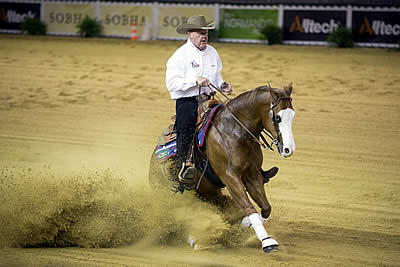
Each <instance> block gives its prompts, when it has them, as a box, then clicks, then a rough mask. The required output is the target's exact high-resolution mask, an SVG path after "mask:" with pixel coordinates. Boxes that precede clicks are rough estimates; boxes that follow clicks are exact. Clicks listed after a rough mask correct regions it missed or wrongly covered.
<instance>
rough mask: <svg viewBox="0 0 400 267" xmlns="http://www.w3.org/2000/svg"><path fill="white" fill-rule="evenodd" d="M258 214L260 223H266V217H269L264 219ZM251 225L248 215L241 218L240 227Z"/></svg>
mask: <svg viewBox="0 0 400 267" xmlns="http://www.w3.org/2000/svg"><path fill="white" fill-rule="evenodd" d="M258 215H259V216H260V220H261V221H262V223H266V222H267V221H268V219H269V218H267V219H265V218H264V217H263V216H262V215H261V214H258ZM251 226H252V225H251V222H250V219H249V216H246V217H244V218H243V219H242V227H244V228H250V227H251Z"/></svg>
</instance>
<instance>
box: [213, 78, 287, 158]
mask: <svg viewBox="0 0 400 267" xmlns="http://www.w3.org/2000/svg"><path fill="white" fill-rule="evenodd" d="M210 85H211V87H213V88H214V89H215V90H217V91H218V92H219V93H221V94H222V95H223V96H224V97H225V98H226V99H227V100H230V98H229V97H228V96H227V95H225V94H224V92H222V90H221V89H219V88H217V87H216V86H215V85H213V84H210ZM208 87H210V86H208ZM269 87H270V88H271V86H269ZM210 89H211V88H210ZM216 97H217V98H218V100H219V101H221V102H223V104H222V105H223V106H224V107H225V108H226V110H227V111H228V112H229V113H230V114H231V115H232V117H233V119H234V120H235V121H236V122H237V123H238V124H239V125H240V126H241V127H242V128H243V129H244V130H245V131H246V132H247V133H248V134H249V135H250V136H251V137H252V139H253V140H254V141H255V142H257V143H258V144H259V145H261V146H262V147H263V148H264V149H268V150H272V151H273V150H274V149H273V148H272V144H275V145H276V146H277V147H278V144H279V143H280V138H279V134H278V132H279V131H278V129H279V128H278V124H277V122H276V119H275V111H274V110H273V108H275V107H276V106H277V105H278V104H279V102H280V100H281V99H278V101H277V103H276V104H275V105H273V106H271V109H270V111H272V113H273V117H272V121H273V122H274V126H275V131H276V133H277V134H276V135H277V136H276V138H273V137H272V136H271V135H270V134H269V133H268V132H267V131H265V130H264V129H263V130H262V132H261V133H260V137H261V140H262V141H263V142H261V141H260V140H259V139H258V138H257V137H256V136H255V135H254V134H253V133H252V132H251V131H250V130H249V129H247V127H246V126H245V125H244V124H243V123H242V122H241V121H240V120H239V119H238V118H237V117H236V116H235V115H234V114H233V113H232V111H230V110H229V108H228V107H227V106H226V105H225V103H226V102H224V101H222V100H221V99H220V98H219V97H218V96H217V95H216ZM282 99H283V98H282ZM290 100H291V98H290ZM262 133H264V134H265V135H266V136H268V137H269V138H270V139H271V140H272V143H271V145H270V144H269V143H268V142H267V140H266V139H265V137H264V136H263V135H262ZM278 150H279V147H278Z"/></svg>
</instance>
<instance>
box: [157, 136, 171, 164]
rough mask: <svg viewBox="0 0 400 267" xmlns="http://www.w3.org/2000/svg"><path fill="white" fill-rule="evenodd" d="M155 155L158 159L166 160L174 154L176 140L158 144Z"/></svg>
mask: <svg viewBox="0 0 400 267" xmlns="http://www.w3.org/2000/svg"><path fill="white" fill-rule="evenodd" d="M155 153H156V155H157V159H158V160H167V159H170V158H172V157H175V155H176V140H174V141H172V142H169V143H168V144H165V145H158V146H157V148H156V152H155Z"/></svg>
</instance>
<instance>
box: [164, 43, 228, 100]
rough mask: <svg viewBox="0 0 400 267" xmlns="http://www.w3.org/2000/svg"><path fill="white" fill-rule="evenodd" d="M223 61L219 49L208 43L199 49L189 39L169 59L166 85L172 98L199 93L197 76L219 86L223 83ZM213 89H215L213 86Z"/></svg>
mask: <svg viewBox="0 0 400 267" xmlns="http://www.w3.org/2000/svg"><path fill="white" fill-rule="evenodd" d="M221 69H222V63H221V59H220V57H219V55H218V52H217V50H215V48H214V47H212V46H211V45H207V47H206V48H205V49H204V50H199V49H198V48H197V47H196V46H194V45H193V44H192V42H191V41H190V40H189V39H188V40H187V42H186V43H185V44H184V45H182V46H181V47H179V48H178V49H177V50H176V51H175V53H174V54H173V55H172V56H171V57H170V58H169V59H168V62H167V72H166V85H167V88H168V90H169V92H170V94H171V99H174V100H176V99H179V98H182V97H191V96H196V95H198V94H199V89H198V87H197V86H196V78H197V77H198V76H203V77H205V78H207V79H208V80H209V81H210V82H211V83H212V84H213V85H215V86H217V87H218V88H219V87H221V84H222V83H223V80H222V76H221ZM209 90H210V89H209V88H208V87H207V88H204V87H202V88H201V92H209ZM212 91H215V90H214V89H213V88H212Z"/></svg>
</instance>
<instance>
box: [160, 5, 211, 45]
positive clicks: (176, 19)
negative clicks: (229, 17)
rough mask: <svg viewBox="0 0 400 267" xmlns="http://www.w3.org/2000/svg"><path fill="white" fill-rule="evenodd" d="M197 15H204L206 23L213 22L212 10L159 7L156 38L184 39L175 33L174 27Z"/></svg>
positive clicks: (204, 8)
mask: <svg viewBox="0 0 400 267" xmlns="http://www.w3.org/2000/svg"><path fill="white" fill-rule="evenodd" d="M199 14H201V15H204V16H205V17H206V20H207V22H212V21H215V18H214V9H213V8H209V7H176V6H175V7H174V6H160V7H159V9H158V37H159V38H176V37H181V38H182V37H184V38H186V35H184V34H179V33H177V32H176V27H178V25H180V24H182V23H186V22H187V19H188V18H189V17H190V16H195V15H199Z"/></svg>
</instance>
